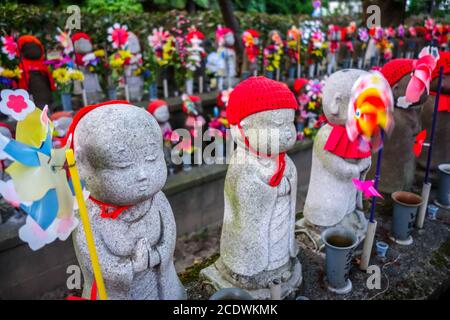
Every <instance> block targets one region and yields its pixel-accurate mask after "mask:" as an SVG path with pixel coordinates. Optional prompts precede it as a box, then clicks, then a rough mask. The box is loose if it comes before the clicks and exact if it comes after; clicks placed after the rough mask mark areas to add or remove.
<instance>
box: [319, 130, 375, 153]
mask: <svg viewBox="0 0 450 320" xmlns="http://www.w3.org/2000/svg"><path fill="white" fill-rule="evenodd" d="M329 125H331V126H332V127H333V129H332V130H331V133H330V136H329V137H328V140H327V143H326V144H325V147H324V149H325V150H327V151H329V152H331V153H333V154H335V155H337V156H339V157H341V158H344V159H362V158H368V157H370V156H371V153H370V150H369V151H367V152H362V151H361V150H359V141H358V139H357V140H355V141H351V140H350V138H349V137H348V134H347V129H345V127H344V126H337V125H332V124H330V123H329Z"/></svg>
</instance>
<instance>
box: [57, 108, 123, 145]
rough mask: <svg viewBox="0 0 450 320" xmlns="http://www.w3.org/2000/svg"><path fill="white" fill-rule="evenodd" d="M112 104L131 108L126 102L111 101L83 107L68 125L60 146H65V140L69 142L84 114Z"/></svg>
mask: <svg viewBox="0 0 450 320" xmlns="http://www.w3.org/2000/svg"><path fill="white" fill-rule="evenodd" d="M112 104H127V105H130V106H131V104H130V103H129V102H128V101H126V100H111V101H106V102H101V103H97V104H93V105H90V106H85V107H83V108H81V109H80V110H78V112H77V114H76V115H75V116H74V117H73V120H72V123H71V124H70V127H69V130H67V133H66V136H65V137H64V140H63V143H62V145H63V146H65V145H66V144H67V140H69V137H70V136H71V135H72V136H73V134H74V132H75V129H76V127H77V125H78V122H80V120H81V118H83V117H84V116H85V115H86V114H88V113H89V112H91V111H92V110H94V109H97V108H100V107H104V106H109V105H112ZM70 148H72V149H73V137H72V141H71V144H70Z"/></svg>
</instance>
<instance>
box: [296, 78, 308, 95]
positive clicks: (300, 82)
mask: <svg viewBox="0 0 450 320" xmlns="http://www.w3.org/2000/svg"><path fill="white" fill-rule="evenodd" d="M307 83H308V79H306V78H297V79H295V81H294V92H295V93H297V94H300V90H302V89H303V87H304V86H305V85H306V84H307Z"/></svg>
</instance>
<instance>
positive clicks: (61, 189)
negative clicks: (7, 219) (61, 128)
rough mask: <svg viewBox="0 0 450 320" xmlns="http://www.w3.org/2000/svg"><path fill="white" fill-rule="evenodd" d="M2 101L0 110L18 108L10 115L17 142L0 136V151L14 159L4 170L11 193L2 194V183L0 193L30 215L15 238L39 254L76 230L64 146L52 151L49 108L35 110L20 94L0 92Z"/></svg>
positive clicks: (25, 93) (10, 91) (24, 92)
mask: <svg viewBox="0 0 450 320" xmlns="http://www.w3.org/2000/svg"><path fill="white" fill-rule="evenodd" d="M1 96H2V101H1V102H0V104H1V106H4V105H6V106H8V107H10V108H14V106H15V107H16V109H15V110H14V113H12V114H11V113H8V114H10V115H12V116H13V117H14V118H15V119H17V120H18V123H17V127H16V140H14V139H10V138H7V137H5V136H3V135H1V136H0V150H1V151H2V152H3V153H4V154H6V155H7V156H8V157H9V158H11V159H13V160H14V162H13V163H12V164H11V165H10V166H9V167H8V168H7V169H6V172H7V173H8V174H9V175H10V176H11V178H12V182H13V187H14V188H11V186H9V188H8V190H6V189H5V188H7V187H8V183H5V184H1V185H0V189H2V190H0V192H1V191H3V192H1V193H2V194H3V195H4V196H7V195H8V197H9V196H10V199H7V200H9V201H10V202H15V203H17V202H18V201H19V202H20V204H19V206H20V208H21V209H22V210H24V211H25V212H26V213H27V214H28V217H27V220H26V224H25V225H24V226H22V227H21V229H20V230H19V237H20V238H21V239H22V240H23V241H25V242H27V243H28V244H29V246H30V248H31V249H32V250H37V249H39V248H41V247H42V246H44V245H45V244H48V243H50V242H52V241H54V240H55V239H56V238H59V239H60V240H66V239H67V238H68V236H69V235H70V233H71V232H72V230H73V229H74V228H75V227H76V226H77V225H78V220H77V219H76V218H75V217H74V208H75V201H74V196H73V192H72V187H71V182H70V181H69V180H68V178H67V174H66V170H65V169H64V164H65V161H66V158H65V150H66V148H67V147H66V146H65V147H63V148H60V149H54V148H53V146H52V136H53V124H52V122H51V121H50V120H49V119H48V117H47V107H45V108H44V110H43V111H41V110H40V109H39V108H36V107H35V105H34V103H33V102H32V101H31V100H29V98H28V93H27V92H26V91H24V90H15V91H12V90H4V91H2V94H1ZM11 101H13V105H10V104H9V102H11ZM0 109H1V111H2V112H3V108H0ZM8 112H9V110H8ZM68 145H69V144H67V146H68ZM3 187H5V188H3ZM13 189H14V190H13ZM14 194H17V196H15V195H14Z"/></svg>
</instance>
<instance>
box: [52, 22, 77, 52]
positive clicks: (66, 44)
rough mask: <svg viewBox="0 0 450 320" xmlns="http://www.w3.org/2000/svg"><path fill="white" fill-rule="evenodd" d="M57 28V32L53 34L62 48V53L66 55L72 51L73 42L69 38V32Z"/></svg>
mask: <svg viewBox="0 0 450 320" xmlns="http://www.w3.org/2000/svg"><path fill="white" fill-rule="evenodd" d="M57 30H58V33H59V34H57V35H56V36H55V39H56V41H58V42H59V43H60V44H61V46H62V47H63V48H64V53H65V54H66V55H68V54H70V53H71V52H72V51H73V43H72V40H71V39H70V34H69V33H68V32H64V31H62V30H61V29H60V28H58V29H57Z"/></svg>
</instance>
